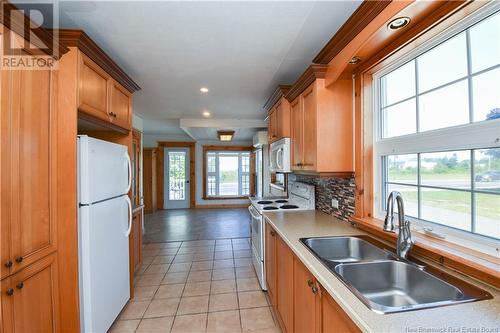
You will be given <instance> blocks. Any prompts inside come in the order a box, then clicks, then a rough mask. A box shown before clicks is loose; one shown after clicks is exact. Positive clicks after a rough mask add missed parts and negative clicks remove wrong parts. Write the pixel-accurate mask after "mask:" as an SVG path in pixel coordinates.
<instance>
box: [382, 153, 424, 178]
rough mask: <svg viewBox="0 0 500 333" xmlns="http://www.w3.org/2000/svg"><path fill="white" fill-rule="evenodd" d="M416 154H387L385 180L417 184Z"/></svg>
mask: <svg viewBox="0 0 500 333" xmlns="http://www.w3.org/2000/svg"><path fill="white" fill-rule="evenodd" d="M417 169H418V160H417V154H412V155H390V156H387V170H388V172H387V180H388V181H389V182H396V183H407V184H415V185H417Z"/></svg>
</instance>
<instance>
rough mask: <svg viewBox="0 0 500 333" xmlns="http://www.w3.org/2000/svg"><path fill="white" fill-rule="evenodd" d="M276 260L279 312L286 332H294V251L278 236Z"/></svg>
mask: <svg viewBox="0 0 500 333" xmlns="http://www.w3.org/2000/svg"><path fill="white" fill-rule="evenodd" d="M277 238H278V242H277V250H276V261H277V281H279V283H278V286H277V289H278V295H277V296H278V312H279V314H280V317H281V320H282V322H283V326H284V327H285V330H286V332H288V333H290V332H293V253H292V251H291V250H290V249H289V248H288V246H287V245H286V244H285V242H284V241H283V240H282V239H281V238H280V237H278V236H277Z"/></svg>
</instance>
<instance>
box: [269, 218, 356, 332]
mask: <svg viewBox="0 0 500 333" xmlns="http://www.w3.org/2000/svg"><path fill="white" fill-rule="evenodd" d="M265 251H266V262H265V263H266V273H267V275H266V279H267V286H268V292H269V297H270V299H271V305H272V308H273V311H274V313H275V314H276V316H277V317H278V322H279V324H280V326H281V329H282V330H283V332H286V333H292V332H296V333H319V332H321V333H330V332H333V333H352V332H360V330H359V328H358V327H357V326H356V324H354V322H353V321H352V320H351V319H350V318H349V316H348V315H347V314H346V313H345V312H344V310H342V308H341V307H340V306H339V305H338V304H337V303H336V302H335V301H334V300H333V298H332V297H331V296H330V294H328V292H326V291H325V290H323V288H322V286H321V285H320V284H319V282H318V281H316V279H315V277H314V275H313V274H312V273H311V272H310V271H309V270H308V269H307V267H306V266H305V265H304V264H303V263H302V262H301V261H300V259H298V258H297V257H296V256H295V255H294V254H293V252H292V251H291V250H290V248H289V247H288V246H287V245H286V243H285V242H284V241H283V239H281V237H279V235H278V234H277V233H276V231H275V230H274V229H273V228H272V227H271V226H270V225H269V224H268V223H267V222H266V249H265ZM269 259H270V260H269ZM271 279H272V280H271Z"/></svg>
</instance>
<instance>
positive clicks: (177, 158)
mask: <svg viewBox="0 0 500 333" xmlns="http://www.w3.org/2000/svg"><path fill="white" fill-rule="evenodd" d="M164 158H165V161H164V166H165V168H164V203H163V207H165V209H179V208H189V197H190V193H189V148H175V149H171V148H167V149H165V154H164Z"/></svg>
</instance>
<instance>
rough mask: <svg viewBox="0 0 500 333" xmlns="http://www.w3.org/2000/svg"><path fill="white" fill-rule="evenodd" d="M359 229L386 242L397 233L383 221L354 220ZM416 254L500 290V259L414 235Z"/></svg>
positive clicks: (443, 241) (414, 251) (393, 238)
mask: <svg viewBox="0 0 500 333" xmlns="http://www.w3.org/2000/svg"><path fill="white" fill-rule="evenodd" d="M351 220H352V221H353V222H355V223H356V224H357V225H358V227H359V228H360V229H362V230H364V231H367V232H369V233H371V234H374V235H375V236H377V237H379V238H382V239H384V240H386V241H391V242H394V241H395V240H396V238H397V233H387V232H384V231H383V230H382V225H383V221H382V220H378V219H375V218H368V217H366V218H360V217H351ZM412 237H413V240H414V241H415V245H414V247H413V250H412V251H413V254H415V255H417V256H422V257H425V258H428V259H430V260H432V261H435V262H437V263H439V264H440V265H443V266H446V267H449V268H452V269H455V270H457V271H459V272H462V273H464V274H466V275H469V276H472V277H474V278H476V279H478V280H481V281H483V282H486V283H488V284H491V285H493V286H495V287H497V288H498V287H500V258H498V257H493V256H490V255H487V254H483V253H481V252H478V251H474V250H471V249H467V248H464V247H462V246H460V245H457V244H454V243H451V242H447V241H445V240H439V239H436V238H433V237H429V236H425V235H423V234H417V233H413V234H412Z"/></svg>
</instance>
